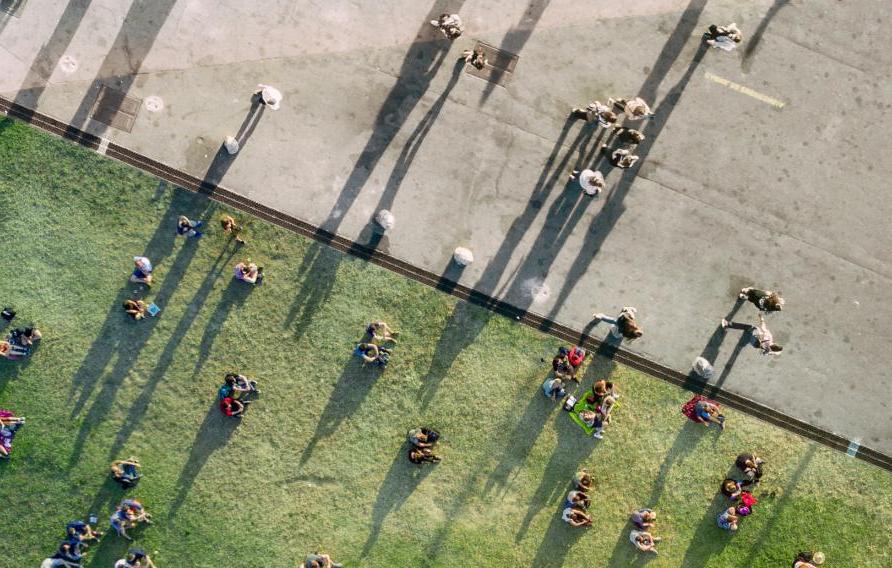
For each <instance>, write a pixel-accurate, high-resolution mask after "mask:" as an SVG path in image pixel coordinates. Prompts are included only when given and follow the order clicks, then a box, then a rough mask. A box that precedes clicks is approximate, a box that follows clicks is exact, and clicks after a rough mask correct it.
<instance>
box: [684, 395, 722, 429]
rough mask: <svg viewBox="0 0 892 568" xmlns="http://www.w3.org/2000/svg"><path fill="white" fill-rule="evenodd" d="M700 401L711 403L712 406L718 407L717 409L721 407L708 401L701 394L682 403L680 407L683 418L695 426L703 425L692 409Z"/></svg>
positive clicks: (714, 402) (712, 401)
mask: <svg viewBox="0 0 892 568" xmlns="http://www.w3.org/2000/svg"><path fill="white" fill-rule="evenodd" d="M701 400H704V401H706V402H709V403H712V404H714V405H716V406H718V407H719V408H721V405H720V404H719V403H717V402H716V401H714V400H710V399H708V398H706V397H705V396H703V395H702V394H698V395H694V398H692V399H691V400H689V401H687V402H686V403H684V406H682V407H681V413H682V414H684V415H685V416H687V417H688V420H691V421H692V422H696V423H697V424H701V423H703V419H702V418H700V417H699V416H697V413H696V411H695V410H694V407H696V406H697V403H698V402H700V401H701Z"/></svg>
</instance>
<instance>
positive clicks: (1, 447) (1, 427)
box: [0, 411, 25, 459]
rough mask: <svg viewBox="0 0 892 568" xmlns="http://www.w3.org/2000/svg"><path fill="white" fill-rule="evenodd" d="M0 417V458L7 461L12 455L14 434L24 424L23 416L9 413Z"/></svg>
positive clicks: (4, 412) (4, 413)
mask: <svg viewBox="0 0 892 568" xmlns="http://www.w3.org/2000/svg"><path fill="white" fill-rule="evenodd" d="M2 412H3V413H2V415H0V458H2V459H8V458H9V454H11V453H12V441H13V439H15V435H16V432H18V430H19V428H21V427H22V425H23V424H24V423H25V417H24V416H13V415H12V413H11V412H9V411H2Z"/></svg>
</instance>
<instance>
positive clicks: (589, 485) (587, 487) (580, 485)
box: [573, 469, 595, 493]
mask: <svg viewBox="0 0 892 568" xmlns="http://www.w3.org/2000/svg"><path fill="white" fill-rule="evenodd" d="M573 484H574V485H575V486H576V489H578V490H579V491H584V492H586V493H588V492H589V491H591V490H592V489H594V488H595V480H594V479H592V474H590V473H589V472H588V471H586V470H584V469H581V470H579V471H577V472H576V475H575V476H573Z"/></svg>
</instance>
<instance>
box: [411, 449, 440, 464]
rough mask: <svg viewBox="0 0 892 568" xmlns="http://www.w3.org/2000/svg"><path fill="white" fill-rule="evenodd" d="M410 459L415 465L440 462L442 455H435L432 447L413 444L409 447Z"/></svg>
mask: <svg viewBox="0 0 892 568" xmlns="http://www.w3.org/2000/svg"><path fill="white" fill-rule="evenodd" d="M409 461H410V462H412V463H414V464H415V465H424V464H426V463H438V462H439V461H440V456H438V455H435V454H434V451H433V450H432V449H430V448H418V447H415V446H412V447H411V448H409Z"/></svg>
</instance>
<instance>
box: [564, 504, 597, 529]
mask: <svg viewBox="0 0 892 568" xmlns="http://www.w3.org/2000/svg"><path fill="white" fill-rule="evenodd" d="M561 518H562V519H563V520H564V522H566V523H567V524H569V525H570V526H571V527H587V526H590V525H591V524H592V517H591V515H589V514H588V513H586V512H585V510H584V509H582V508H581V507H578V506H577V507H567V508H565V509H564V512H563V513H562V514H561Z"/></svg>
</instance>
